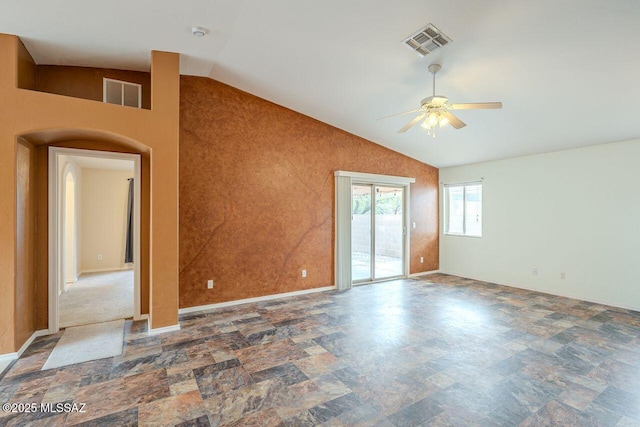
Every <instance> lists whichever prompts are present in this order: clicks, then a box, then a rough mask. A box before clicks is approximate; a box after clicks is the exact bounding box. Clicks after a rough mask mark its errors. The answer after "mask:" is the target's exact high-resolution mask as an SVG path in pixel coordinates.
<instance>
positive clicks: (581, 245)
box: [440, 140, 640, 310]
mask: <svg viewBox="0 0 640 427" xmlns="http://www.w3.org/2000/svg"><path fill="white" fill-rule="evenodd" d="M482 177H483V178H484V183H483V236H482V237H481V238H473V237H458V236H445V235H443V234H442V228H441V230H440V233H441V234H440V270H441V271H442V272H443V273H448V274H454V275H459V276H463V277H469V278H474V279H479V280H484V281H489V282H493V283H499V284H505V285H510V286H515V287H521V288H526V289H533V290H538V291H541V292H546V293H550V294H555V295H562V296H569V297H573V298H578V299H582V300H586V301H593V302H600V303H604V304H609V305H613V306H618V307H624V308H631V309H634V310H640V140H634V141H628V142H622V143H615V144H606V145H599V146H595V147H588V148H581V149H575V150H568V151H561V152H556V153H550V154H543V155H536V156H528V157H520V158H514V159H507V160H500V161H494V162H487V163H480V164H475V165H465V166H458V167H451V168H444V169H440V181H441V182H442V183H445V184H447V183H455V182H463V181H476V180H478V179H480V178H482ZM440 194H443V192H442V191H441V193H440ZM440 203H441V209H440V212H441V215H442V212H443V211H444V209H443V205H442V200H441V202H440ZM440 224H444V221H442V218H441V221H440ZM534 267H535V268H537V269H538V275H537V276H534V275H533V274H532V269H533V268H534ZM562 272H564V273H566V279H564V280H562V279H560V273H562Z"/></svg>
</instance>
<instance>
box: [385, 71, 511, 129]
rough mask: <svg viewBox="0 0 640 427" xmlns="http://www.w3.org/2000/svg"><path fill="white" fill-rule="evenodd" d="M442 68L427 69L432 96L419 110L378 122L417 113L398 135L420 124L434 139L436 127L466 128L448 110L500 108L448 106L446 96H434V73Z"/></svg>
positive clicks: (481, 104)
mask: <svg viewBox="0 0 640 427" xmlns="http://www.w3.org/2000/svg"><path fill="white" fill-rule="evenodd" d="M441 68H442V67H441V66H440V64H431V65H429V67H428V70H429V72H430V73H431V74H432V75H433V95H432V96H429V97H426V98H424V99H423V100H422V101H421V102H420V108H416V109H415V110H411V111H405V112H404V113H398V114H392V115H390V116H386V117H382V118H380V119H378V120H382V119H388V118H390V117H396V116H401V115H404V114H410V113H418V115H417V116H416V117H415V118H414V119H413V120H411V121H410V122H409V123H407V124H406V125H404V127H402V128H401V129H400V130H398V133H404V132H406V131H408V130H409V129H411V128H412V127H413V126H415V125H417V124H418V123H420V122H422V124H421V126H422V127H423V128H425V129H427V134H431V135H433V137H434V138H435V137H436V133H435V129H436V126H438V125H439V126H440V127H442V126H445V125H447V124H450V125H451V126H453V127H454V128H456V129H460V128H463V127H465V126H466V123H464V122H463V121H462V120H460V119H459V118H457V117H456V116H454V115H453V114H451V112H450V110H480V109H500V108H502V102H476V103H467V104H450V103H449V99H448V98H447V97H446V96H442V95H436V73H437V72H438V71H440V69H441Z"/></svg>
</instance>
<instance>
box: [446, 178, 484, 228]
mask: <svg viewBox="0 0 640 427" xmlns="http://www.w3.org/2000/svg"><path fill="white" fill-rule="evenodd" d="M444 191H445V194H444V202H445V210H444V214H445V219H444V233H445V234H454V235H459V236H475V237H480V236H482V183H481V182H471V183H464V184H446V185H445V186H444Z"/></svg>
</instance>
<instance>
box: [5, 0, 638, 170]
mask: <svg viewBox="0 0 640 427" xmlns="http://www.w3.org/2000/svg"><path fill="white" fill-rule="evenodd" d="M428 23H433V24H434V25H435V26H436V27H438V28H439V29H440V30H441V31H442V32H444V33H445V34H446V35H447V36H449V37H450V38H451V39H452V40H453V42H452V43H449V44H448V45H446V46H445V47H443V48H440V49H438V50H435V51H434V52H432V53H430V54H429V55H427V56H425V57H420V56H418V55H417V54H416V53H415V52H412V51H411V50H410V49H409V48H407V47H406V46H405V45H403V44H402V43H401V41H402V40H403V39H404V38H406V37H408V36H409V35H411V34H412V33H414V32H415V31H416V30H419V29H420V28H421V27H424V26H425V25H426V24H428ZM194 25H199V26H203V27H206V28H207V29H208V30H209V31H208V34H207V35H206V36H205V37H202V38H196V37H194V36H193V35H192V34H191V28H192V26H194ZM0 32H3V33H10V34H17V35H19V36H20V37H21V38H22V40H23V41H24V43H25V45H26V46H27V48H28V49H29V51H30V52H31V54H32V55H33V57H34V59H35V60H36V62H37V63H39V64H59V65H80V66H95V67H110V68H123V69H134V70H148V68H149V51H150V50H152V49H155V50H166V51H173V52H179V53H180V54H181V72H182V74H191V75H200V76H209V77H211V78H214V79H217V80H220V81H222V82H225V83H228V84H230V85H232V86H235V87H237V88H240V89H242V90H245V91H247V92H250V93H252V94H255V95H257V96H260V97H262V98H265V99H268V100H270V101H273V102H275V103H277V104H280V105H283V106H285V107H288V108H291V109H293V110H296V111H298V112H301V113H303V114H306V115H308V116H311V117H313V118H316V119H318V120H321V121H323V122H326V123H329V124H331V125H333V126H336V127H338V128H340V129H344V130H345V131H348V132H351V133H354V134H356V135H359V136H362V137H364V138H367V139H369V140H371V141H373V142H376V143H378V144H381V145H384V146H386V147H389V148H391V149H393V150H396V151H399V152H401V153H404V154H407V155H409V156H411V157H414V158H416V159H418V160H421V161H423V162H425V163H429V164H432V165H434V166H437V167H444V166H451V165H459V164H467V163H475V162H480V161H485V160H492V159H499V158H507V157H515V156H521V155H527V154H534V153H543V152H551V151H557V150H563V149H569V148H574V147H579V146H587V145H594V144H603V143H609V142H616V141H623V140H630V139H635V138H640V102H639V100H640V81H639V76H640V73H639V71H640V43H639V42H640V2H638V1H636V0H561V1H558V0H553V1H552V0H538V1H530V0H483V1H477V0H447V1H443V0H440V1H433V0H399V1H394V2H391V1H387V0H366V1H365V0H348V1H344V0H343V1H337V0H324V1H309V0H303V1H301V0H270V1H264V0H189V1H182V2H178V1H174V0H140V1H134V2H131V1H125V0H112V1H110V2H87V1H84V0H67V1H51V0H31V1H24V0H10V1H7V2H3V5H2V13H0ZM431 63H440V64H442V67H443V68H442V71H441V72H439V73H438V78H437V90H436V92H437V93H438V94H442V95H445V96H447V97H448V98H449V99H450V100H451V101H452V102H480V101H502V102H503V104H504V107H503V109H502V110H473V111H459V112H456V114H457V115H458V116H459V117H460V118H461V119H462V120H464V121H465V122H466V123H467V126H466V127H465V128H463V129H460V130H455V129H453V128H451V127H445V128H442V129H439V130H438V133H437V137H436V138H435V139H432V138H431V137H428V136H427V134H426V131H425V130H423V129H422V128H420V127H419V126H416V127H414V128H412V129H410V130H409V131H408V132H407V133H404V134H399V133H397V132H396V131H397V130H398V129H399V128H401V127H402V126H403V125H404V124H405V123H406V122H408V121H409V120H410V119H411V118H412V116H411V115H407V116H399V117H395V118H390V119H386V120H379V121H378V120H376V119H378V118H379V117H382V116H386V115H389V114H393V113H397V112H402V111H406V110H410V109H414V108H417V107H418V106H419V103H420V100H421V99H422V98H424V97H426V96H428V95H431V77H430V75H429V74H428V72H427V66H428V65H429V64H431Z"/></svg>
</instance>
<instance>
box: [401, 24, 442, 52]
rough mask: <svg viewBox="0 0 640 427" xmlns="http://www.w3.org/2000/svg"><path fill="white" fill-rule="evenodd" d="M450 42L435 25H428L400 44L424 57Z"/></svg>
mask: <svg viewBox="0 0 640 427" xmlns="http://www.w3.org/2000/svg"><path fill="white" fill-rule="evenodd" d="M451 41H452V40H451V39H450V38H449V37H447V36H446V35H444V34H443V33H442V31H440V30H439V29H438V28H437V27H436V26H435V25H433V24H429V25H427V26H426V27H425V28H421V29H420V30H418V31H416V32H415V33H413V34H412V35H410V36H409V37H407V38H406V39H404V40H402V43H404V44H405V45H407V46H408V47H409V48H410V49H411V50H413V51H415V52H417V53H418V55H420V56H426V55H428V54H429V53H430V52H433V51H434V50H436V49H438V48H441V47H443V46H445V45H446V44H448V43H451Z"/></svg>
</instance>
